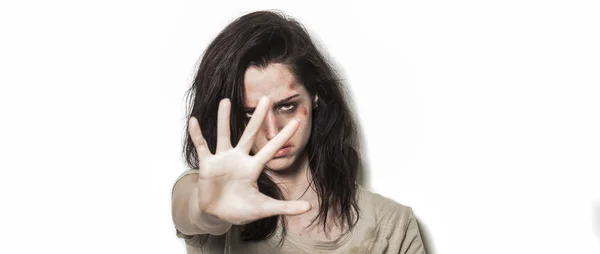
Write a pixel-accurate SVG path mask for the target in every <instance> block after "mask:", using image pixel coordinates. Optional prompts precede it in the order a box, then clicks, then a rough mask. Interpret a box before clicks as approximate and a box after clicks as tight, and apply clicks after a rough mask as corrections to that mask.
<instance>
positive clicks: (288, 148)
mask: <svg viewBox="0 0 600 254" xmlns="http://www.w3.org/2000/svg"><path fill="white" fill-rule="evenodd" d="M291 150H292V146H290V145H287V144H286V146H284V147H282V148H281V149H279V151H277V153H276V154H275V156H274V157H275V158H277V157H283V156H285V155H287V154H288V153H290V151H291Z"/></svg>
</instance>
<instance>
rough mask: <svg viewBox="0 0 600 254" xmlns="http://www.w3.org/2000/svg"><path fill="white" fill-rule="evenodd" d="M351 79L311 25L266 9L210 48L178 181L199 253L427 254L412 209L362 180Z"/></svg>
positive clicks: (195, 90) (190, 238)
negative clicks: (315, 38) (322, 48)
mask: <svg viewBox="0 0 600 254" xmlns="http://www.w3.org/2000/svg"><path fill="white" fill-rule="evenodd" d="M344 89H345V87H344V86H343V83H342V82H341V80H340V78H339V77H338V76H337V74H336V73H335V71H334V70H333V68H332V67H331V65H330V64H329V63H328V61H327V60H326V59H325V57H324V56H323V55H322V53H321V52H319V50H318V49H317V47H315V45H314V43H313V42H312V40H311V38H310V37H309V35H308V33H307V31H306V30H305V29H304V28H303V26H302V25H301V24H299V23H298V22H296V21H294V20H293V19H291V18H288V17H286V16H285V15H283V14H280V13H274V12H267V11H259V12H254V13H250V14H247V15H244V16H242V17H240V18H238V19H237V20H235V21H233V22H232V23H231V24H230V25H228V26H227V27H226V28H225V29H224V30H223V31H222V32H221V33H220V34H219V35H218V36H217V37H216V38H215V39H214V41H213V42H212V43H211V44H210V45H209V46H208V48H207V49H206V51H205V52H204V55H203V58H202V61H201V63H200V66H199V69H198V73H197V75H196V77H195V80H194V83H193V85H192V87H191V89H190V90H189V92H188V94H189V96H190V97H189V109H188V114H189V121H188V126H187V132H186V138H185V144H184V154H185V157H186V162H187V164H188V166H189V168H190V170H187V171H185V172H184V173H183V174H182V175H181V176H180V177H179V179H177V181H176V183H175V186H174V187H173V196H172V200H173V202H172V205H173V206H172V209H173V210H172V212H173V221H174V223H175V227H176V228H177V235H178V236H179V237H180V238H184V239H185V242H186V246H187V251H188V253H325V252H327V253H425V250H424V247H423V244H422V241H421V237H420V234H419V229H418V226H417V222H416V220H415V217H414V216H413V213H412V210H411V208H410V207H407V206H403V205H401V204H398V203H396V202H394V201H393V200H391V199H388V198H385V197H383V196H380V195H378V194H374V193H371V192H369V191H368V190H366V189H364V188H363V187H361V186H360V185H358V184H357V183H356V178H357V174H358V171H359V169H360V167H361V157H360V156H361V155H360V152H359V151H360V142H359V141H360V140H359V131H358V125H357V123H356V120H355V118H354V117H353V115H352V113H351V110H350V107H349V103H348V98H347V96H346V94H345V91H344Z"/></svg>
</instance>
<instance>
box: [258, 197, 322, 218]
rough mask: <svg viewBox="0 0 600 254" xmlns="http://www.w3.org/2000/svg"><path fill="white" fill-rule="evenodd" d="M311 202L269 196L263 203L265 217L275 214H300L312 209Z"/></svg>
mask: <svg viewBox="0 0 600 254" xmlns="http://www.w3.org/2000/svg"><path fill="white" fill-rule="evenodd" d="M310 208H311V205H310V203H308V202H306V201H302V200H292V201H282V200H277V199H273V198H269V199H268V200H267V201H266V202H265V203H264V204H263V212H262V214H263V215H264V217H265V218H267V217H271V216H275V215H299V214H303V213H305V212H308V210H310Z"/></svg>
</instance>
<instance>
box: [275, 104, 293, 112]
mask: <svg viewBox="0 0 600 254" xmlns="http://www.w3.org/2000/svg"><path fill="white" fill-rule="evenodd" d="M295 107H296V105H295V104H294V103H288V104H283V105H281V106H280V107H279V110H281V111H286V112H289V111H293V110H294V108H295Z"/></svg>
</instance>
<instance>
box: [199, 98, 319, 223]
mask: <svg viewBox="0 0 600 254" xmlns="http://www.w3.org/2000/svg"><path fill="white" fill-rule="evenodd" d="M269 107H270V102H269V99H268V98H266V97H263V98H261V100H260V101H259V103H258V106H257V107H256V109H255V111H254V113H253V116H252V119H250V122H249V123H248V125H247V127H246V129H245V130H244V133H243V134H242V137H241V138H240V141H239V142H238V145H237V146H236V147H232V146H231V140H230V130H229V117H230V112H231V104H230V102H229V100H228V99H223V100H221V102H220V104H219V112H218V117H217V149H216V152H215V154H212V153H211V152H210V150H209V149H208V146H207V145H206V140H205V139H204V137H203V136H202V132H201V130H200V124H199V123H198V120H197V119H196V118H194V117H191V118H190V121H189V129H188V131H189V133H190V136H191V138H192V141H193V143H194V146H195V148H196V151H197V153H198V159H199V178H198V193H197V195H198V196H197V197H198V198H197V200H198V204H197V205H198V208H199V211H200V212H204V213H206V214H209V215H212V216H216V217H217V218H219V219H221V220H224V221H227V222H229V223H231V224H235V225H243V224H247V223H250V222H252V221H256V220H259V219H262V218H266V217H270V216H274V215H297V214H301V213H304V212H306V211H308V210H309V209H310V204H309V203H308V202H305V201H282V200H276V199H273V198H271V197H268V196H266V195H264V194H262V193H260V192H259V190H258V184H257V180H258V177H259V175H260V173H261V172H262V170H263V169H264V166H265V164H266V163H267V162H268V161H269V160H271V158H272V157H273V156H274V155H275V154H276V153H277V151H278V150H279V149H280V148H281V147H282V146H283V145H284V144H285V142H286V141H287V140H288V139H289V138H291V137H292V135H293V134H294V132H295V131H296V129H297V128H298V121H299V120H292V121H290V122H289V123H288V124H287V125H286V126H285V127H284V128H283V129H282V130H281V131H280V132H279V133H278V134H277V136H275V137H274V138H273V139H271V140H270V141H269V142H268V143H267V144H266V145H265V146H264V147H263V148H262V149H261V150H260V151H259V152H258V153H256V155H254V156H250V155H249V153H250V150H251V149H252V146H253V145H254V141H255V139H256V134H257V133H258V131H259V129H260V128H261V125H262V122H263V120H264V118H265V116H266V114H267V110H268V109H269Z"/></svg>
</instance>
